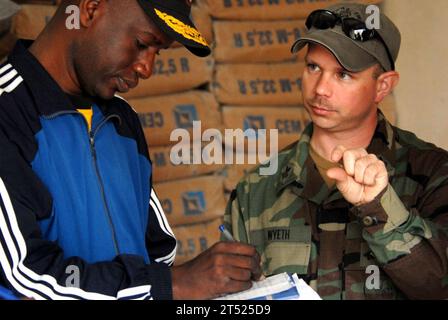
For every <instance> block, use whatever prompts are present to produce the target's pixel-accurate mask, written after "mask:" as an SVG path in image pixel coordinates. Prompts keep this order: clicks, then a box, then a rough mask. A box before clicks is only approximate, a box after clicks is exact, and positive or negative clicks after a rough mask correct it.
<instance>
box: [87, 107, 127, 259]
mask: <svg viewBox="0 0 448 320" xmlns="http://www.w3.org/2000/svg"><path fill="white" fill-rule="evenodd" d="M114 117H116V116H114V115H111V116H108V117H107V118H106V119H104V120H103V121H101V123H100V124H99V125H98V126H97V128H96V129H95V130H94V131H90V134H89V142H90V151H91V154H92V159H93V166H94V168H95V173H96V176H97V179H98V182H99V186H100V191H101V197H102V199H103V205H104V208H105V209H106V216H107V219H108V222H109V226H110V228H111V232H112V240H113V242H114V247H115V253H116V254H117V255H119V254H120V248H119V247H118V241H117V233H116V231H115V226H114V224H113V221H112V215H111V214H110V210H109V206H108V205H107V201H106V193H105V192H104V183H103V179H101V175H100V170H99V168H98V162H97V158H96V150H95V136H96V134H97V133H98V131H99V130H100V129H101V127H102V126H103V125H104V124H105V123H106V122H107V121H108V120H109V119H111V118H114ZM83 118H84V117H83ZM84 121H85V122H86V124H87V121H86V119H84Z"/></svg>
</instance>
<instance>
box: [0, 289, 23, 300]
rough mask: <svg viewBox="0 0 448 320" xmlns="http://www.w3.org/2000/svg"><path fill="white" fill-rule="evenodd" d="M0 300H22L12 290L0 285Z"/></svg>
mask: <svg viewBox="0 0 448 320" xmlns="http://www.w3.org/2000/svg"><path fill="white" fill-rule="evenodd" d="M0 300H20V299H19V298H18V297H17V296H15V295H14V294H13V293H12V291H10V290H8V289H6V288H5V287H2V286H0Z"/></svg>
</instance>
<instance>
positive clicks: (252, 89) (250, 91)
mask: <svg viewBox="0 0 448 320" xmlns="http://www.w3.org/2000/svg"><path fill="white" fill-rule="evenodd" d="M303 68H304V63H272V64H222V65H217V66H216V71H215V78H214V80H213V84H212V86H211V88H212V91H213V93H214V94H215V96H216V98H217V99H218V101H219V102H220V103H223V104H235V105H299V104H301V103H302V92H301V85H302V79H301V78H302V72H303Z"/></svg>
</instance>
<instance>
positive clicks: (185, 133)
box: [170, 121, 278, 175]
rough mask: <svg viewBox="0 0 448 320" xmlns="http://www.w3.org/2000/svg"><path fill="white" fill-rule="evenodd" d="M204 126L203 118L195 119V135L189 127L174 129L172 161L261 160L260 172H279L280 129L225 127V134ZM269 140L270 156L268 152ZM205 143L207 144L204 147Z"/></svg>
mask: <svg viewBox="0 0 448 320" xmlns="http://www.w3.org/2000/svg"><path fill="white" fill-rule="evenodd" d="M201 128H202V126H201V121H193V130H192V133H193V135H192V137H191V136H190V131H189V130H187V129H181V128H179V129H175V130H173V131H172V132H171V135H170V141H176V142H177V144H176V145H174V146H173V147H172V148H171V152H170V160H171V163H172V164H174V165H181V164H184V165H185V164H186V165H190V164H207V165H211V164H257V163H262V164H264V166H262V167H261V168H260V175H273V174H275V173H276V172H277V169H278V156H277V153H278V130H277V129H270V130H266V129H257V130H255V129H251V128H249V129H246V130H244V131H243V130H242V129H225V130H224V137H223V134H222V133H221V131H220V130H218V129H207V130H204V132H203V133H202V129H201ZM268 133H269V135H268ZM268 140H269V154H270V156H268V154H267V143H268ZM205 143H207V144H206V145H205V146H204V144H205ZM246 146H247V148H246ZM246 157H247V161H246Z"/></svg>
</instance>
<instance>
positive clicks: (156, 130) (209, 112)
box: [128, 91, 222, 146]
mask: <svg viewBox="0 0 448 320" xmlns="http://www.w3.org/2000/svg"><path fill="white" fill-rule="evenodd" d="M128 102H129V104H130V105H131V106H132V107H133V108H134V109H135V110H136V112H137V113H138V115H139V118H140V122H141V125H142V127H143V131H144V133H145V137H146V141H147V143H148V145H150V146H166V145H173V144H177V141H170V135H171V132H172V131H173V130H175V129H177V128H181V129H186V130H188V131H189V132H190V136H191V140H193V134H192V128H193V121H199V120H200V121H201V124H202V125H201V127H202V130H205V129H207V128H220V127H221V126H222V123H221V113H220V112H219V110H218V108H219V106H218V103H217V101H216V99H215V97H214V96H213V95H212V94H211V93H210V92H207V91H188V92H184V93H178V94H172V95H166V96H158V97H149V98H141V99H132V100H129V101H128Z"/></svg>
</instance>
